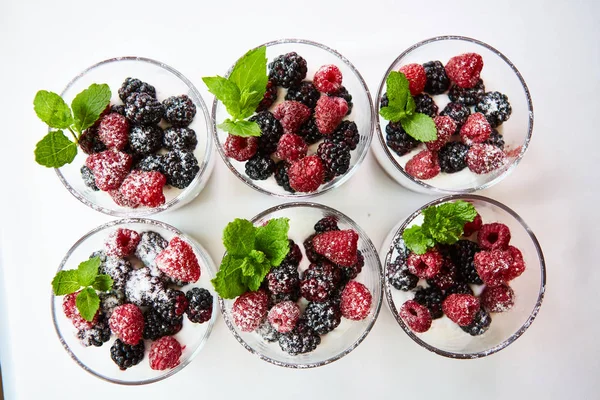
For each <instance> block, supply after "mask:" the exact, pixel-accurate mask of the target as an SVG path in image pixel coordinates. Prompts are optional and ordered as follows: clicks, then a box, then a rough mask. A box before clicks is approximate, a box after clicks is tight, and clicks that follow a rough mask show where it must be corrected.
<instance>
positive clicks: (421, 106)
mask: <svg viewBox="0 0 600 400" xmlns="http://www.w3.org/2000/svg"><path fill="white" fill-rule="evenodd" d="M413 100H414V101H415V111H416V112H418V113H421V114H425V115H429V116H430V117H431V118H435V116H436V115H437V113H438V106H437V104H435V101H434V100H433V99H432V98H431V96H429V95H426V94H425V93H421V94H418V95H416V96H415V97H413Z"/></svg>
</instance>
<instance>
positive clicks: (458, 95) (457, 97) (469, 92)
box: [448, 79, 485, 106]
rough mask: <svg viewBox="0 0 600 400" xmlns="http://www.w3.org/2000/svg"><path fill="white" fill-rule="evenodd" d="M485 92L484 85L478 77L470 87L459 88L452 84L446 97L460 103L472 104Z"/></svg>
mask: <svg viewBox="0 0 600 400" xmlns="http://www.w3.org/2000/svg"><path fill="white" fill-rule="evenodd" d="M484 94H485V85H484V84H483V81H482V80H481V79H480V80H479V81H478V82H477V84H476V85H475V86H473V87H472V88H461V87H459V86H457V85H452V87H451V88H450V91H449V92H448V97H449V98H450V100H451V101H453V102H455V103H461V104H464V105H465V106H474V105H475V104H477V103H478V102H479V100H480V99H481V98H482V97H483V95H484Z"/></svg>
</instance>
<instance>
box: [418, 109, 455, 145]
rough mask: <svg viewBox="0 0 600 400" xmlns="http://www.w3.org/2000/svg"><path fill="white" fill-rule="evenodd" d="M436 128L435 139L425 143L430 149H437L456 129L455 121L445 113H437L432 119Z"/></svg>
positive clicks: (446, 141)
mask: <svg viewBox="0 0 600 400" xmlns="http://www.w3.org/2000/svg"><path fill="white" fill-rule="evenodd" d="M433 122H435V127H436V128H437V139H436V140H434V141H433V142H427V143H425V145H426V146H427V148H428V149H429V150H431V151H439V150H440V149H441V148H442V147H444V145H445V144H446V143H448V141H449V140H450V137H451V136H452V135H453V134H454V132H455V131H456V122H454V120H453V119H452V118H450V117H449V116H447V115H438V116H437V117H435V118H434V119H433Z"/></svg>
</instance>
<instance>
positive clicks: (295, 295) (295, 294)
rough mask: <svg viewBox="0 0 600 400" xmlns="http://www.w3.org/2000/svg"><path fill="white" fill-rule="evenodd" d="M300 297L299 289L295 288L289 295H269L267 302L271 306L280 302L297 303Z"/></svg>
mask: <svg viewBox="0 0 600 400" xmlns="http://www.w3.org/2000/svg"><path fill="white" fill-rule="evenodd" d="M301 296H302V294H301V293H300V287H298V286H296V287H294V289H293V290H292V291H291V292H289V293H271V294H270V298H269V301H270V302H271V304H277V303H281V302H282V301H298V300H300V297H301Z"/></svg>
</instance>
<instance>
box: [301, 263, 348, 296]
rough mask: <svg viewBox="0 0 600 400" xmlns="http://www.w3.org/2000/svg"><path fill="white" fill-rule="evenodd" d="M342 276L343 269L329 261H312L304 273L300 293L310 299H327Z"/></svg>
mask: <svg viewBox="0 0 600 400" xmlns="http://www.w3.org/2000/svg"><path fill="white" fill-rule="evenodd" d="M341 278H342V275H341V271H340V270H339V268H338V267H336V266H335V265H333V264H331V263H329V262H327V261H321V262H320V263H318V264H317V263H312V264H310V265H309V266H308V269H307V270H305V271H304V273H303V274H302V281H301V282H300V293H301V294H302V297H304V298H305V299H306V300H308V301H314V302H322V301H326V300H328V299H329V298H330V297H331V294H332V292H333V290H334V289H335V287H336V286H337V284H338V283H339V282H340V280H341Z"/></svg>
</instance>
